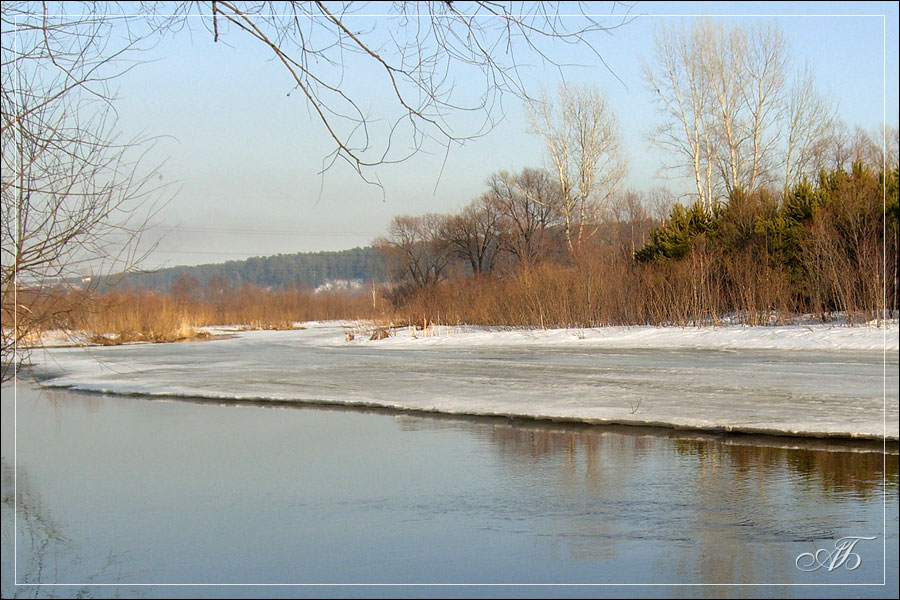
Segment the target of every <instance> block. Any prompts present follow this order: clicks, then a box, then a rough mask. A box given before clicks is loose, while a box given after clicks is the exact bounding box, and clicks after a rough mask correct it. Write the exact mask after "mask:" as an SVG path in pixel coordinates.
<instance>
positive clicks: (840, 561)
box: [794, 535, 875, 572]
mask: <svg viewBox="0 0 900 600" xmlns="http://www.w3.org/2000/svg"><path fill="white" fill-rule="evenodd" d="M874 539H875V536H874V535H873V536H871V537H863V536H859V535H849V536H846V537H842V538H841V539H839V540H837V541H835V542H834V550H831V551H829V550H828V549H827V548H820V549H819V550H816V551H815V553H812V552H804V553H803V554H801V555H800V556H798V557H797V559H796V560H795V561H794V564H796V565H797V568H798V569H800V570H801V571H808V572H809V571H818V570H819V569H821V568H823V567H824V568H825V570H827V571H834V570H835V569H837V568H839V567H841V566H846V567H847V570H848V571H853V570H854V569H856V568H857V567H859V565H860V563H862V558H860V556H859V554H857V553H856V552H854V551H853V548H854V547H856V544H858V543H859V542H860V541H862V540H874Z"/></svg>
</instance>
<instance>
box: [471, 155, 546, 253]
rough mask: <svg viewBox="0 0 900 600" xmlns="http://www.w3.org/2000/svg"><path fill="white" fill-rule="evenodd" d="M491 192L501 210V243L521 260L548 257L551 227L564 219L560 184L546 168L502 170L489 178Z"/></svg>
mask: <svg viewBox="0 0 900 600" xmlns="http://www.w3.org/2000/svg"><path fill="white" fill-rule="evenodd" d="M488 188H489V191H488V196H489V198H490V201H491V202H492V203H493V204H495V205H496V206H497V207H498V209H499V211H500V213H501V219H500V229H501V238H500V242H501V246H502V248H503V249H504V250H506V251H507V252H508V253H509V254H511V255H512V256H514V257H515V259H516V261H518V262H519V263H533V262H537V261H539V260H541V259H543V258H546V257H547V255H548V253H549V250H550V248H551V245H552V244H551V237H550V228H551V227H554V226H557V225H558V224H559V222H560V216H561V213H560V204H561V196H560V193H559V184H558V183H557V182H556V181H555V180H554V177H553V176H552V175H550V173H548V172H547V171H544V170H542V169H523V170H522V172H521V173H518V174H513V173H509V172H507V171H499V172H497V173H494V174H493V175H491V177H490V178H489V179H488Z"/></svg>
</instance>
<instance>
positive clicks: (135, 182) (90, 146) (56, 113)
mask: <svg viewBox="0 0 900 600" xmlns="http://www.w3.org/2000/svg"><path fill="white" fill-rule="evenodd" d="M109 27H110V23H109V21H107V20H106V18H105V15H104V14H100V13H98V14H97V15H96V16H85V17H80V18H75V19H57V18H53V17H51V16H49V15H43V16H42V17H36V16H35V15H33V14H30V13H27V12H22V10H21V9H20V8H19V7H17V6H15V5H12V4H7V3H4V4H3V11H2V28H3V45H2V67H3V70H2V99H0V102H2V106H0V113H2V123H0V138H2V161H3V162H2V165H3V170H2V183H0V190H2V233H0V236H2V269H0V289H2V314H3V328H2V331H3V334H2V363H3V366H2V373H0V376H2V379H3V380H6V379H8V378H11V377H12V376H13V375H14V374H15V372H16V370H17V368H18V367H17V365H18V364H19V363H21V362H22V360H23V359H24V358H25V357H26V356H27V353H28V351H27V348H23V347H22V346H23V345H26V344H28V343H32V344H33V343H39V340H37V339H35V335H36V334H38V333H40V331H41V330H43V329H46V328H48V327H64V325H65V319H64V317H65V316H66V315H67V314H68V313H70V312H71V311H72V310H73V309H74V308H75V306H74V305H73V302H77V301H80V300H81V299H83V298H84V295H83V294H62V293H60V292H61V290H62V289H63V288H65V286H67V285H69V284H70V283H71V282H72V281H73V280H77V281H78V283H79V284H80V283H81V281H80V280H81V279H82V278H86V279H88V280H90V281H97V280H98V275H103V274H106V273H110V272H112V271H120V270H123V269H125V268H127V267H128V266H129V265H132V264H133V263H134V262H135V260H136V259H137V258H138V257H137V254H136V252H137V242H138V241H139V236H140V232H141V230H142V225H143V223H144V222H145V220H146V218H147V215H148V214H149V213H152V211H153V209H154V206H155V205H156V200H157V199H158V198H159V197H160V195H159V192H160V187H159V186H158V185H157V183H156V180H155V174H156V173H155V170H154V169H153V168H151V167H148V165H147V161H146V160H145V152H146V151H147V149H148V142H150V140H147V139H141V138H129V139H122V137H121V135H120V134H119V133H118V132H117V131H116V123H115V113H114V111H113V110H112V106H111V104H110V103H109V98H110V93H109V91H108V88H107V82H108V81H109V80H110V78H114V77H116V76H118V75H120V74H121V73H122V72H123V69H127V66H123V65H122V64H119V63H118V60H117V59H118V58H119V57H121V56H122V55H123V54H124V53H125V52H128V51H130V50H134V49H136V46H137V42H138V41H139V40H138V39H137V38H134V39H128V40H125V41H124V42H122V44H121V45H120V46H119V47H118V48H115V49H114V48H112V47H111V45H110V42H109V39H108V30H109Z"/></svg>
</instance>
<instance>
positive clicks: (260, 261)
mask: <svg viewBox="0 0 900 600" xmlns="http://www.w3.org/2000/svg"><path fill="white" fill-rule="evenodd" d="M182 276H185V277H188V278H190V277H193V278H196V279H197V280H198V281H199V283H200V284H201V285H203V286H206V285H207V284H208V283H209V281H210V280H211V279H213V278H218V279H223V280H225V281H227V282H229V283H231V284H232V285H234V286H241V285H243V284H251V285H257V286H259V287H262V288H272V289H288V288H316V287H318V286H320V285H322V284H324V283H325V282H326V281H334V280H341V279H345V280H353V279H358V280H362V281H366V282H371V281H375V282H376V283H383V282H384V281H386V276H385V274H384V261H383V259H381V258H380V257H379V256H378V255H377V254H376V252H375V249H374V248H372V247H369V246H367V247H365V248H353V249H352V250H341V251H337V252H298V253H296V254H277V255H275V256H254V257H252V258H248V259H246V260H230V261H228V262H224V263H217V264H208V265H197V266H192V267H185V266H179V267H169V268H165V269H159V270H156V271H145V272H139V273H129V274H126V275H121V276H120V277H121V278H119V277H117V278H115V281H114V284H115V285H123V284H124V285H127V286H130V287H133V288H148V289H153V290H158V291H160V292H169V291H170V290H171V289H172V286H173V284H175V282H176V281H178V279H179V278H180V277H182Z"/></svg>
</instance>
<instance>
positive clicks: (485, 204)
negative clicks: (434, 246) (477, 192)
mask: <svg viewBox="0 0 900 600" xmlns="http://www.w3.org/2000/svg"><path fill="white" fill-rule="evenodd" d="M501 218H502V213H501V211H500V206H499V205H498V204H497V203H496V202H494V201H493V199H492V198H491V196H490V194H484V195H482V196H480V197H478V198H477V199H476V200H474V201H473V202H472V203H471V204H469V205H468V206H467V207H465V208H464V209H463V210H462V212H461V213H460V214H458V215H452V216H450V217H448V218H447V219H446V221H445V222H444V232H443V236H444V237H445V238H446V239H447V241H448V242H449V243H450V247H451V249H452V251H453V253H454V254H456V255H457V256H458V257H460V258H461V259H462V260H463V261H465V262H466V264H467V265H468V267H469V269H470V270H471V271H472V273H473V274H475V275H480V274H482V273H490V272H491V269H493V266H494V262H495V260H496V258H497V254H498V253H499V251H500V236H501V233H502V232H501V229H500V226H501Z"/></svg>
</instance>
